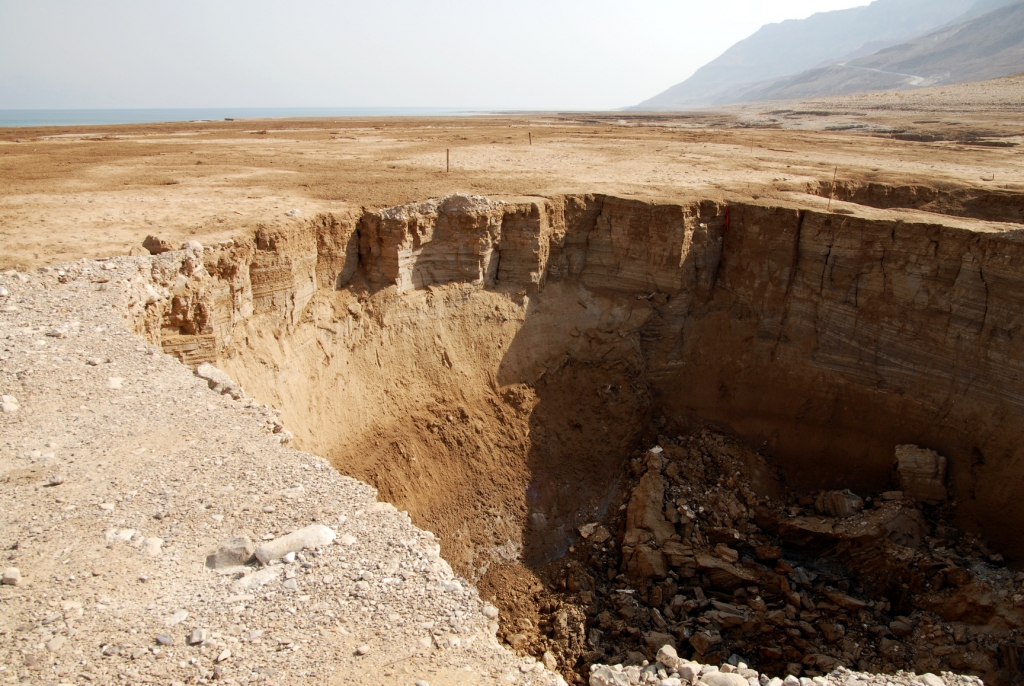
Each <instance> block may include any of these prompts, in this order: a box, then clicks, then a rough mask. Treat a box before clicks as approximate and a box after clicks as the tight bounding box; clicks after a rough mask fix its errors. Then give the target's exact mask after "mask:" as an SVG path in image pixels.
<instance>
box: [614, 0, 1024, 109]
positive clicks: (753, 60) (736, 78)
mask: <svg viewBox="0 0 1024 686" xmlns="http://www.w3.org/2000/svg"><path fill="white" fill-rule="evenodd" d="M1014 1H1015V0H875V2H872V3H871V4H869V5H864V6H861V7H854V8H850V9H845V10H836V11H833V12H819V13H817V14H814V15H811V16H810V17H808V18H806V19H801V20H787V21H784V22H781V23H775V24H766V25H765V26H762V27H761V28H760V29H759V30H758V31H757V32H755V33H754V34H753V35H751V36H749V37H748V38H746V39H744V40H742V41H739V42H738V43H736V44H734V45H733V46H731V47H730V48H729V49H728V50H726V51H725V52H724V53H723V54H722V55H720V56H719V57H717V58H716V59H714V60H712V61H711V62H709V63H708V64H706V65H704V66H703V67H701V68H700V69H698V70H697V72H696V73H694V74H693V75H692V76H691V77H690V78H689V79H687V80H686V81H683V82H681V83H678V84H676V85H674V86H672V87H671V88H669V89H668V90H666V91H664V92H662V93H660V94H658V95H656V96H655V97H653V98H650V99H648V100H645V101H644V102H642V103H640V104H639V105H637V106H635V107H632V108H630V109H641V110H642V109H648V110H659V109H660V110H665V109H689V108H696V107H707V106H711V105H716V104H725V103H729V102H740V101H745V100H748V99H749V98H746V97H744V95H743V94H744V93H745V92H748V91H751V90H757V89H763V88H764V87H766V86H768V84H769V83H771V82H773V81H775V80H777V79H783V78H786V77H793V76H796V75H798V74H801V73H804V72H806V71H808V70H813V69H820V68H827V67H830V66H832V65H835V64H837V63H840V62H849V61H853V60H858V59H862V58H865V57H869V56H871V55H874V54H877V53H878V52H880V51H883V50H886V49H889V48H892V47H895V46H898V45H901V44H903V43H906V42H908V41H911V40H914V39H916V38H919V37H921V36H924V35H927V34H929V33H931V32H933V31H935V30H938V29H941V28H942V27H946V26H951V25H955V24H957V22H960V21H963V20H964V19H965V18H971V17H975V16H980V15H984V14H986V13H988V12H991V11H992V10H994V9H997V8H999V7H1000V6H1003V5H1006V4H1009V3H1012V2H1014Z"/></svg>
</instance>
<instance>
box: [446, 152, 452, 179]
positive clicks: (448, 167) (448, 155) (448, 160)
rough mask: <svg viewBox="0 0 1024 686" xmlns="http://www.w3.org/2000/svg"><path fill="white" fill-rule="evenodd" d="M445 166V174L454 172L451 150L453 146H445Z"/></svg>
mask: <svg viewBox="0 0 1024 686" xmlns="http://www.w3.org/2000/svg"><path fill="white" fill-rule="evenodd" d="M444 167H445V169H444V173H445V174H451V173H452V151H451V148H445V151H444Z"/></svg>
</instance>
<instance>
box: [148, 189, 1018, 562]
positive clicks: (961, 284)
mask: <svg viewBox="0 0 1024 686" xmlns="http://www.w3.org/2000/svg"><path fill="white" fill-rule="evenodd" d="M173 259H179V260H183V262H181V263H180V265H179V264H178V263H175V262H173ZM1022 259H1024V254H1022V248H1021V245H1020V244H1019V243H1017V242H1016V241H1015V240H1013V239H1012V236H1011V234H1000V233H978V232H971V231H965V230H962V229H954V228H950V227H945V226H942V225H941V224H911V223H901V222H895V221H878V220H867V219H862V218H857V217H852V216H840V215H829V214H824V213H820V212H812V211H803V210H798V209H794V208H778V207H762V206H755V205H747V204H730V205H725V204H720V203H715V202H692V203H685V204H678V205H671V204H667V205H652V204H647V203H642V202H636V201H628V200H621V199H616V198H608V197H603V196H587V195H581V196H566V197H560V198H553V199H543V198H519V199H509V200H504V201H493V200H487V199H483V198H466V197H462V196H455V197H453V198H448V199H445V200H443V201H436V202H434V201H432V202H429V203H424V204H421V205H416V206H409V207H405V208H394V209H391V210H385V211H380V212H362V211H356V210H342V211H339V212H338V213H337V214H335V215H333V216H327V217H321V218H318V219H317V220H316V221H314V222H310V223H309V224H308V225H306V226H305V227H304V228H303V229H301V230H289V231H284V230H272V229H263V230H261V231H260V232H258V233H257V235H256V236H255V237H254V240H253V241H252V242H251V244H245V245H235V246H233V247H231V248H230V249H222V250H207V251H204V252H202V254H201V255H200V254H195V253H190V254H188V255H186V256H185V257H184V258H170V257H168V258H167V259H166V260H165V262H166V264H165V263H163V262H161V263H159V264H158V267H157V268H156V269H155V272H156V274H155V279H154V280H155V281H156V283H157V284H158V288H157V290H158V291H159V292H158V293H156V296H157V297H155V298H153V299H151V302H149V303H148V304H146V303H140V304H139V305H138V307H137V310H136V312H135V315H134V316H135V317H136V318H137V322H138V326H139V328H140V329H142V330H145V331H147V332H148V334H149V335H150V336H151V337H152V338H153V339H154V340H159V341H161V342H162V344H163V345H164V348H165V349H166V350H168V351H170V352H173V353H175V354H178V355H180V356H181V357H182V358H183V359H186V360H188V361H190V362H193V363H197V362H200V361H204V360H209V361H215V362H217V364H218V365H220V366H222V367H223V368H224V369H225V370H226V371H228V372H229V373H230V374H231V375H232V376H234V377H235V378H236V379H238V380H239V381H240V382H241V383H242V384H243V385H244V386H245V387H246V388H247V389H248V390H249V391H250V392H251V393H254V394H255V395H256V396H257V397H259V398H261V399H263V400H265V401H267V402H271V403H273V404H274V405H275V406H278V407H281V408H282V409H283V410H284V414H283V419H284V421H285V424H286V425H287V426H288V428H289V429H290V430H292V431H293V432H294V433H295V434H296V437H297V441H298V442H299V443H300V444H301V445H302V446H303V447H306V448H308V449H310V450H313V451H316V452H319V453H321V454H324V455H327V456H329V457H330V458H331V459H332V460H333V461H334V462H335V464H337V465H338V466H339V468H341V469H342V470H343V471H345V472H346V473H349V474H353V475H355V476H358V477H361V478H365V479H367V480H369V481H370V482H371V483H374V484H375V485H377V486H378V487H379V488H380V489H381V491H382V497H385V498H387V499H390V500H393V501H394V502H395V503H396V504H397V505H399V507H401V508H408V509H409V510H410V511H411V512H412V514H413V515H414V517H417V518H418V523H421V524H423V525H425V526H428V527H431V528H433V529H434V530H435V531H437V532H438V533H440V534H441V535H442V541H443V545H444V546H445V554H446V555H447V556H449V559H450V560H451V561H452V564H453V565H455V566H457V567H458V568H459V569H460V571H463V572H464V573H469V574H472V575H480V574H483V573H485V572H486V570H487V568H488V566H489V565H490V564H492V562H494V561H497V560H500V559H504V558H505V557H508V558H513V557H517V556H519V555H525V558H526V559H528V560H536V561H540V560H545V559H550V558H551V557H552V556H554V555H557V554H558V553H559V549H560V546H562V545H563V542H562V537H563V534H567V533H568V532H570V531H571V528H572V527H573V526H574V525H577V524H579V523H580V522H581V521H582V520H584V519H586V518H587V517H589V516H590V515H591V514H592V513H595V512H600V510H601V508H603V507H605V506H606V505H607V500H608V498H609V497H610V493H611V492H613V491H614V488H615V483H616V480H617V478H618V475H619V473H620V471H621V469H622V465H623V462H624V460H625V459H626V455H628V453H629V450H631V448H632V446H633V445H634V444H635V442H636V440H637V439H638V438H639V437H640V436H642V435H643V434H644V432H645V431H652V430H653V429H652V428H651V427H652V424H651V422H650V420H651V418H652V417H658V416H661V415H664V417H665V418H666V419H665V421H666V422H667V425H666V427H667V428H666V429H665V430H666V431H667V430H668V429H669V428H673V427H674V426H682V425H684V424H685V423H687V422H689V421H694V420H697V419H700V420H712V421H717V422H720V423H722V424H723V425H725V426H727V427H728V428H730V429H732V430H734V431H736V432H738V433H739V434H741V435H743V436H746V437H748V438H750V439H752V440H757V441H759V442H760V441H763V442H765V443H767V445H768V447H770V448H771V449H772V450H773V452H774V454H775V456H776V460H777V462H778V463H779V464H780V465H781V466H782V467H783V468H784V469H785V470H786V473H787V475H788V477H789V479H790V482H791V483H793V484H796V485H799V486H801V487H806V488H819V487H823V486H840V487H846V486H852V487H856V488H859V489H861V490H864V491H868V492H870V491H881V490H886V489H888V488H890V487H891V482H890V469H891V463H892V457H893V446H895V445H896V444H898V443H908V442H912V443H917V444H920V445H924V446H927V447H931V448H934V449H936V450H939V451H940V452H942V453H943V454H945V455H947V456H948V457H949V460H950V468H951V473H950V485H951V487H952V491H953V493H954V495H955V497H956V498H957V500H958V503H959V506H960V513H961V516H962V518H963V519H964V521H965V523H968V524H973V525H976V526H979V527H982V528H984V529H985V531H986V532H987V533H988V535H989V536H990V537H991V538H992V540H993V541H995V542H996V543H997V544H999V545H1001V546H1002V547H1003V548H1004V549H1005V550H1007V551H1008V552H1011V553H1014V554H1016V555H1018V556H1019V555H1020V554H1021V553H1024V547H1022V545H1021V540H1019V536H1018V535H1017V534H1016V533H1015V530H1014V526H1013V525H1014V523H1015V522H1017V521H1019V520H1020V517H1021V516H1022V515H1024V512H1022V511H1021V506H1020V505H1018V503H1017V499H1016V498H1015V497H1014V493H1015V492H1016V491H1017V490H1018V489H1019V488H1020V486H1021V478H1022V476H1021V475H1022V470H1024V465H1022V464H1021V456H1020V453H1019V450H1018V449H1017V447H1016V446H1017V445H1018V443H1019V441H1018V438H1019V434H1020V430H1021V426H1022V422H1021V420H1020V419H1019V417H1020V416H1021V412H1020V410H1021V406H1022V400H1024V398H1022V390H1024V384H1022V381H1021V371H1022V370H1021V365H1022V354H1024V350H1022V346H1021V344H1020V342H1019V339H1018V336H1019V334H1018V327H1019V323H1018V318H1019V315H1018V313H1019V312H1020V311H1021V308H1020V305H1021V303H1022V300H1024V293H1022V287H1024V282H1022V280H1021V278H1020V277H1019V276H1018V274H1019V273H1020V268H1021V263H1022ZM160 264H165V266H162V267H161V266H159V265H160ZM183 281H184V283H182V282H183Z"/></svg>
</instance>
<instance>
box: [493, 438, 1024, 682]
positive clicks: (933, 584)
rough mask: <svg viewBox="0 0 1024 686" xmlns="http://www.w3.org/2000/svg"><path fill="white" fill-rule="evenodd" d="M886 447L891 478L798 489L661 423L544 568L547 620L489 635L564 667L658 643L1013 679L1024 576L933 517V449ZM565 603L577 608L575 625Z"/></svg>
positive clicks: (641, 657) (616, 658) (940, 494)
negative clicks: (886, 486) (609, 499)
mask: <svg viewBox="0 0 1024 686" xmlns="http://www.w3.org/2000/svg"><path fill="white" fill-rule="evenodd" d="M895 455H896V459H895V460H894V481H895V483H898V484H902V485H903V486H904V487H906V488H907V491H889V492H883V493H877V494H870V495H869V494H857V493H853V492H851V491H849V490H838V491H826V492H820V493H817V494H802V495H798V494H796V493H793V492H791V491H788V490H787V489H786V488H785V487H784V485H783V483H782V482H781V480H780V478H779V475H778V474H777V472H776V470H775V469H774V468H773V467H772V466H771V465H770V464H769V462H768V461H767V460H766V459H765V458H764V457H763V456H762V455H760V454H759V453H758V452H757V451H755V450H753V449H751V448H750V447H748V446H746V445H744V444H742V443H740V442H738V441H736V440H733V439H731V438H730V437H727V436H724V435H721V434H718V433H714V432H711V431H706V430H705V431H701V432H698V433H694V434H693V435H690V436H688V437H682V436H680V437H679V438H677V439H666V438H661V439H659V441H658V445H657V446H655V447H653V448H651V449H650V450H648V451H646V452H640V451H638V452H637V453H636V454H635V455H634V457H633V459H632V460H631V463H630V475H629V476H630V477H631V478H630V480H629V482H628V485H627V486H626V487H625V488H624V489H623V491H622V493H621V496H620V499H619V500H618V501H616V502H615V503H614V504H613V505H612V506H611V508H609V515H608V516H607V517H606V518H605V521H603V522H589V523H586V524H584V525H582V526H581V527H580V528H579V535H580V540H579V541H577V542H576V543H575V545H574V546H573V547H571V548H570V549H569V550H570V553H569V555H568V556H566V557H565V558H563V559H561V560H558V561H556V562H553V563H551V565H549V567H548V568H547V569H545V570H544V571H545V573H546V574H547V577H546V578H547V579H548V582H549V585H550V587H551V588H553V589H554V593H553V594H552V595H551V596H550V597H548V598H547V599H545V600H544V601H542V607H541V614H542V616H543V615H544V611H545V610H550V613H549V616H548V619H541V621H540V624H539V626H538V628H537V630H536V631H535V632H533V634H532V635H529V632H526V631H524V630H523V627H518V628H511V629H510V628H505V629H503V631H504V632H505V633H504V637H505V638H506V640H508V639H509V636H510V635H512V633H513V632H515V636H516V640H517V642H518V643H519V645H517V646H515V647H517V648H519V649H520V650H523V651H526V652H531V653H534V654H536V655H538V656H540V655H542V654H544V653H548V654H551V655H557V656H558V657H559V663H560V665H561V666H562V667H563V670H564V671H566V672H568V671H569V670H573V671H574V672H575V673H574V674H573V673H569V674H568V675H569V676H573V677H575V678H576V680H577V682H582V681H583V680H584V677H583V676H579V675H589V674H590V669H591V666H592V665H595V664H613V665H614V664H625V665H627V666H629V665H642V664H644V663H645V661H646V662H653V661H654V659H655V655H656V654H657V652H658V651H659V649H661V647H662V646H664V645H669V646H672V647H673V648H675V649H677V650H678V652H679V654H680V655H682V656H685V657H687V658H689V659H691V660H692V661H694V662H696V663H699V664H702V665H718V664H722V663H726V664H729V663H731V664H733V665H735V664H738V663H739V662H743V663H744V664H748V665H750V666H751V667H752V668H753V667H756V668H757V669H758V670H759V671H760V673H761V674H766V675H768V676H771V677H774V676H778V677H785V676H787V675H790V676H794V677H805V678H813V677H816V676H821V675H827V674H830V673H833V672H836V670H840V669H854V670H859V671H861V672H871V673H885V674H895V673H897V672H900V671H901V670H905V671H907V672H918V673H936V674H938V673H942V672H945V671H952V672H958V673H967V674H972V675H976V676H979V677H983V678H984V679H985V680H986V681H988V682H990V683H1012V682H1015V681H1019V678H1020V675H1019V672H1018V660H1019V657H1018V656H1020V655H1022V653H1021V651H1022V650H1024V636H1022V635H1021V631H1020V629H1021V627H1024V607H1022V606H1024V591H1022V582H1024V574H1020V573H1018V574H1014V573H1012V572H1011V571H1009V570H1007V569H1006V568H1005V567H1004V566H1003V564H1002V563H1003V560H1002V558H1001V557H1000V556H999V555H997V554H994V553H993V552H992V551H990V550H988V549H987V548H986V547H985V545H984V543H983V542H982V541H980V540H979V539H977V538H976V537H974V536H972V535H969V534H964V533H962V532H960V531H959V530H957V529H956V528H954V527H953V526H951V525H950V523H949V522H950V520H951V518H952V516H953V513H954V508H955V503H950V502H948V501H947V500H946V491H945V487H944V485H943V483H942V481H943V479H944V478H945V459H944V458H942V457H941V456H939V455H938V454H936V453H934V452H933V451H929V450H924V449H920V448H917V447H916V446H899V448H898V449H897V450H896V451H895ZM911 493H913V494H915V495H916V496H917V499H915V498H912V497H910V494H911ZM572 607H576V608H579V609H580V610H581V611H582V612H581V613H579V614H585V619H584V618H582V617H580V619H579V620H578V621H577V622H576V624H575V625H572V621H571V620H572V618H573V616H574V615H573V614H572V613H571V612H570V611H569V610H568V609H567V608H572ZM567 620H568V621H569V624H568V625H567ZM563 625H564V626H563Z"/></svg>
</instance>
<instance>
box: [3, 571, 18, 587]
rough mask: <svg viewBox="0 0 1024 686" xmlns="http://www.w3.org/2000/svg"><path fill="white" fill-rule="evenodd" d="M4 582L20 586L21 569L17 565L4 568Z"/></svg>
mask: <svg viewBox="0 0 1024 686" xmlns="http://www.w3.org/2000/svg"><path fill="white" fill-rule="evenodd" d="M3 584H4V585H5V586H20V585H21V571H20V570H19V569H18V568H17V567H7V568H6V569H4V576H3Z"/></svg>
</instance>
